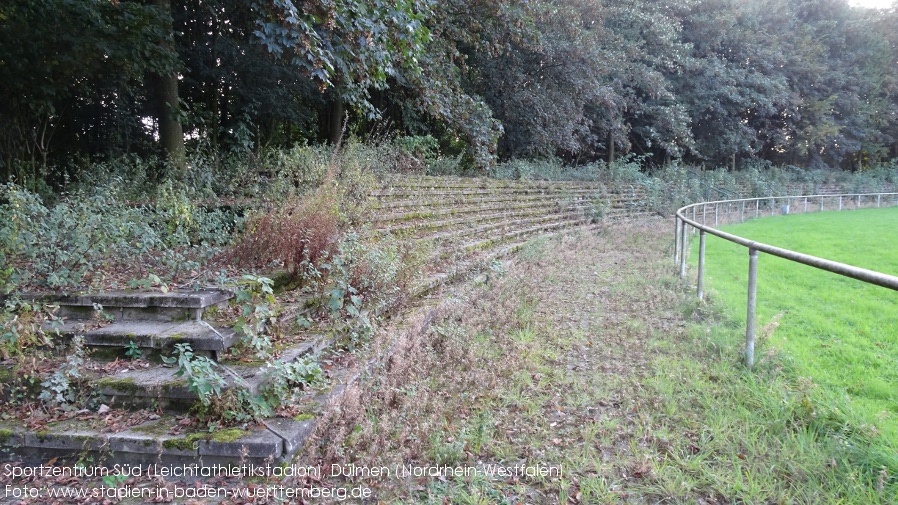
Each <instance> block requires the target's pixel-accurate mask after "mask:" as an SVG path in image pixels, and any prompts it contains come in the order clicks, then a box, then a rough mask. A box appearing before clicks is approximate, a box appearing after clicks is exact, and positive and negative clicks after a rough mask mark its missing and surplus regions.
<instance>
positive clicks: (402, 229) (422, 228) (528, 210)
mask: <svg viewBox="0 0 898 505" xmlns="http://www.w3.org/2000/svg"><path fill="white" fill-rule="evenodd" d="M559 207H560V206H559V205H557V204H555V203H554V202H550V203H547V204H545V205H540V206H524V207H520V208H515V209H513V210H504V211H498V212H497V211H495V210H494V209H485V210H481V211H478V212H470V213H468V214H465V215H462V216H460V217H453V218H451V219H442V220H428V219H418V220H406V221H400V222H399V223H398V224H394V225H391V226H385V227H383V228H380V229H378V231H381V232H383V233H392V234H395V235H399V236H401V237H408V236H411V237H421V236H425V235H428V234H431V235H432V234H436V233H439V231H440V230H445V229H449V230H451V229H453V228H456V227H458V228H462V229H467V228H471V227H474V226H477V225H479V224H481V223H490V222H496V221H507V220H510V219H527V218H530V217H534V216H545V215H547V214H560V213H567V214H575V213H576V214H579V215H582V214H584V213H586V212H588V211H589V210H590V208H591V206H589V205H571V206H568V207H567V208H565V209H563V210H559ZM489 211H493V212H492V213H486V212H489Z"/></svg>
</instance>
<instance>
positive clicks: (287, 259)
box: [228, 187, 341, 278]
mask: <svg viewBox="0 0 898 505" xmlns="http://www.w3.org/2000/svg"><path fill="white" fill-rule="evenodd" d="M335 194H336V190H335V189H334V188H333V187H331V188H325V189H322V190H321V191H317V192H316V193H315V194H314V195H311V196H310V197H308V198H305V199H301V198H299V197H294V198H292V199H291V200H289V201H287V202H284V203H283V204H282V205H279V206H278V207H277V208H275V209H272V210H270V211H264V212H259V213H256V214H255V215H253V216H251V217H250V218H249V219H248V220H247V222H246V225H245V231H244V233H243V234H242V235H241V236H240V238H239V241H238V242H237V243H236V244H235V246H234V247H233V249H232V250H231V251H229V252H228V255H229V256H230V257H232V258H233V259H234V260H235V261H236V262H237V264H238V265H240V266H241V267H243V268H257V269H265V268H272V267H280V268H285V269H287V270H288V271H290V272H291V273H292V274H293V276H294V277H297V278H301V277H302V276H303V275H305V274H304V272H305V271H306V270H307V269H308V268H309V267H312V268H315V267H317V265H318V264H319V263H320V262H322V261H323V260H324V259H325V258H327V257H328V256H330V254H331V253H332V251H333V250H334V248H335V247H336V243H337V240H338V238H339V235H340V233H341V216H340V214H339V207H338V202H337V201H335Z"/></svg>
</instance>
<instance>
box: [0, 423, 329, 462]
mask: <svg viewBox="0 0 898 505" xmlns="http://www.w3.org/2000/svg"><path fill="white" fill-rule="evenodd" d="M156 417H157V419H153V420H150V421H147V422H144V423H141V424H139V425H137V426H134V427H131V428H128V429H123V430H120V431H108V429H107V428H106V426H105V425H104V423H103V422H101V420H92V421H84V420H79V419H70V420H67V421H59V422H53V423H50V424H48V425H47V427H46V429H44V430H41V431H29V430H26V429H24V428H23V427H22V426H21V425H17V424H12V423H5V422H0V430H2V431H3V432H4V433H8V434H9V436H7V437H5V439H2V440H0V447H3V449H4V450H9V451H11V456H14V457H15V460H16V461H20V462H22V463H24V464H30V465H39V464H41V463H44V462H46V461H48V460H49V459H50V458H62V460H63V461H66V460H69V461H71V463H74V462H75V461H81V460H83V459H84V458H85V457H86V456H90V457H92V458H93V460H94V461H103V463H104V465H105V466H107V467H111V466H112V465H113V464H130V465H132V466H133V465H152V464H158V465H181V464H188V465H192V464H198V465H200V466H209V465H218V464H224V465H227V464H236V463H237V462H238V461H240V462H245V463H249V464H255V465H265V464H277V463H280V462H289V461H290V460H291V459H292V457H293V456H294V455H295V454H296V453H297V451H298V450H299V449H300V448H301V447H302V445H303V444H304V443H305V441H306V439H307V438H308V436H309V434H311V432H312V430H313V429H314V427H315V423H316V421H315V419H314V418H311V419H304V418H296V419H291V418H272V419H267V420H266V421H265V422H264V423H263V424H262V425H256V426H250V427H248V428H232V429H219V430H218V431H217V432H210V431H209V430H208V429H206V430H199V429H196V428H193V429H186V430H185V429H184V428H182V427H181V425H180V421H181V419H180V418H178V417H175V416H173V415H170V414H165V415H161V416H156Z"/></svg>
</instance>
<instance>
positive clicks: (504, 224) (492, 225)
mask: <svg viewBox="0 0 898 505" xmlns="http://www.w3.org/2000/svg"><path fill="white" fill-rule="evenodd" d="M584 219H588V218H586V217H585V215H584V213H583V212H579V211H564V212H552V213H542V214H538V215H533V216H529V217H525V218H518V219H506V220H501V221H500V220H495V221H489V222H487V223H485V224H480V225H479V226H469V227H458V228H453V229H451V230H447V231H443V232H439V233H433V234H427V235H422V236H421V237H420V238H421V239H424V240H435V241H441V242H442V241H454V240H457V239H464V238H466V237H470V236H471V235H491V236H495V235H496V234H502V233H509V232H512V231H514V230H519V229H526V228H530V227H532V226H535V225H540V224H544V223H560V222H565V221H577V222H579V221H583V220H584Z"/></svg>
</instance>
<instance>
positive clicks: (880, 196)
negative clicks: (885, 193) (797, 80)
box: [876, 193, 882, 209]
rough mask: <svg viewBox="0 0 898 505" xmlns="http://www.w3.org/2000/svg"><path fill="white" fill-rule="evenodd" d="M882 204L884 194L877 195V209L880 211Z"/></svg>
mask: <svg viewBox="0 0 898 505" xmlns="http://www.w3.org/2000/svg"><path fill="white" fill-rule="evenodd" d="M881 203H882V193H880V194H878V195H876V208H877V209H878V208H879V206H880V204H881Z"/></svg>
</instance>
